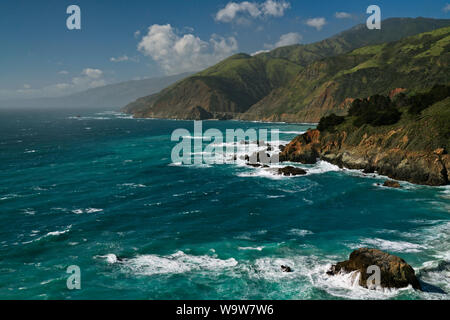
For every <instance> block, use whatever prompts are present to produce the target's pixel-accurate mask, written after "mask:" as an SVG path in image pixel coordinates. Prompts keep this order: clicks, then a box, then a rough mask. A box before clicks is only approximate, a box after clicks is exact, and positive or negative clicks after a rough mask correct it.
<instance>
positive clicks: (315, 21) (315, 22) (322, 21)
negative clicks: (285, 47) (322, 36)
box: [306, 18, 327, 30]
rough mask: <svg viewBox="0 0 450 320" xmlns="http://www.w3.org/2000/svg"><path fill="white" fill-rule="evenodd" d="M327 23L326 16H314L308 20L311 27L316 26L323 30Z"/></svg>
mask: <svg viewBox="0 0 450 320" xmlns="http://www.w3.org/2000/svg"><path fill="white" fill-rule="evenodd" d="M326 23H327V21H326V20H325V18H313V19H308V20H306V24H307V25H308V26H310V27H313V28H316V29H317V30H321V29H322V27H323V26H324V25H325V24H326Z"/></svg>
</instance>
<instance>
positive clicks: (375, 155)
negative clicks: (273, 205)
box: [280, 128, 450, 186]
mask: <svg viewBox="0 0 450 320" xmlns="http://www.w3.org/2000/svg"><path fill="white" fill-rule="evenodd" d="M409 139H410V138H409V137H408V134H407V132H405V130H403V129H402V128H399V129H397V130H391V131H389V132H379V133H373V134H367V133H365V134H361V136H359V135H358V134H353V132H350V133H348V132H347V131H340V132H336V133H328V132H325V133H321V132H319V131H318V130H309V131H308V132H306V133H305V134H303V135H301V136H298V137H296V138H295V139H294V140H292V141H291V143H289V144H288V145H287V146H286V148H285V149H284V150H283V151H282V152H281V153H280V161H281V162H283V161H291V162H300V163H305V164H314V163H316V161H317V159H318V158H320V159H321V160H325V161H327V162H330V163H332V164H334V165H337V166H339V167H341V168H343V167H345V168H348V169H357V170H364V172H366V173H374V172H377V173H378V174H380V175H385V176H388V177H389V178H391V179H395V180H400V181H409V182H411V183H415V184H423V185H431V186H442V185H447V184H448V183H449V170H448V168H450V156H449V154H448V152H447V151H446V150H445V149H444V148H439V149H436V150H426V149H425V150H410V148H409V143H410V140H409Z"/></svg>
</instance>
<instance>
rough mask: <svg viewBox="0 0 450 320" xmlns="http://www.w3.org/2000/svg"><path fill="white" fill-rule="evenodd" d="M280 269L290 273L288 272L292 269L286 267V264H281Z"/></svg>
mask: <svg viewBox="0 0 450 320" xmlns="http://www.w3.org/2000/svg"><path fill="white" fill-rule="evenodd" d="M281 271H283V272H286V273H290V272H292V269H291V267H288V266H281Z"/></svg>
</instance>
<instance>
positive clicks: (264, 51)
mask: <svg viewBox="0 0 450 320" xmlns="http://www.w3.org/2000/svg"><path fill="white" fill-rule="evenodd" d="M267 52H270V50H259V51H256V52H253V53H252V54H251V55H252V56H256V55H258V54H261V53H267Z"/></svg>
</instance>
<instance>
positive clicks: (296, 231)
mask: <svg viewBox="0 0 450 320" xmlns="http://www.w3.org/2000/svg"><path fill="white" fill-rule="evenodd" d="M288 233H289V234H291V235H293V236H298V237H305V236H308V235H311V234H314V232H312V231H309V230H301V229H291V230H289V231H288Z"/></svg>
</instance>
